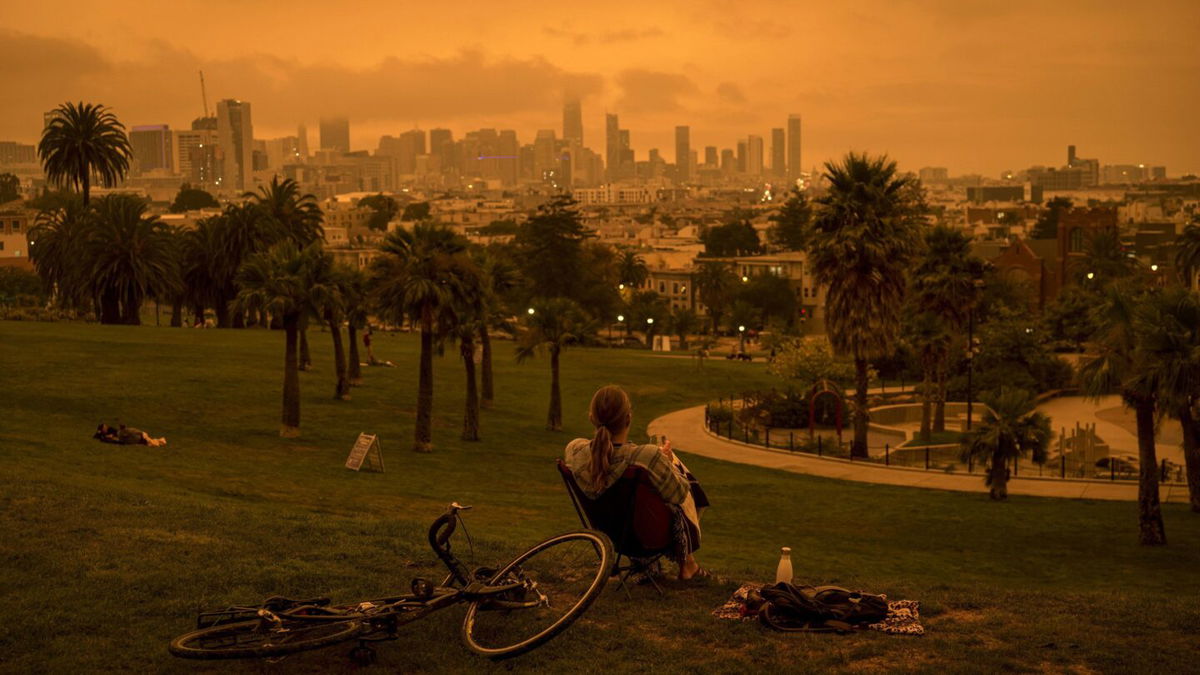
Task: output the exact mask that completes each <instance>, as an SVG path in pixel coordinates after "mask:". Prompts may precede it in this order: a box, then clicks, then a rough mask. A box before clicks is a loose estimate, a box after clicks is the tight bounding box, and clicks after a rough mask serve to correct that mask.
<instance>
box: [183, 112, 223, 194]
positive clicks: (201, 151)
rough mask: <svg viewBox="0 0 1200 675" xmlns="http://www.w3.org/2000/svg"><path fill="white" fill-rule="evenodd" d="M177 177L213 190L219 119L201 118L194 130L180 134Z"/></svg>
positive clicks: (193, 126)
mask: <svg viewBox="0 0 1200 675" xmlns="http://www.w3.org/2000/svg"><path fill="white" fill-rule="evenodd" d="M172 136H174V140H175V173H177V174H179V175H180V176H183V179H184V180H186V181H187V182H189V183H191V184H192V185H195V186H197V187H205V188H208V187H212V186H213V185H215V184H216V183H217V180H218V178H219V177H220V176H219V174H218V173H217V118H215V117H198V118H196V119H195V120H193V121H192V128H191V129H190V130H187V131H176V132H175V133H173V134H172Z"/></svg>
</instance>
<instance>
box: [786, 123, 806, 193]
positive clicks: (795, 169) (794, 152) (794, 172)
mask: <svg viewBox="0 0 1200 675" xmlns="http://www.w3.org/2000/svg"><path fill="white" fill-rule="evenodd" d="M802 166H803V165H802V164H801V163H800V115H798V114H791V115H788V121H787V177H788V180H789V181H794V180H797V179H799V178H800V172H801V167H802Z"/></svg>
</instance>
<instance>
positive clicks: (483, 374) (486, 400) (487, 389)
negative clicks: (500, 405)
mask: <svg viewBox="0 0 1200 675" xmlns="http://www.w3.org/2000/svg"><path fill="white" fill-rule="evenodd" d="M479 344H480V346H481V347H482V348H483V359H482V360H481V362H480V364H479V384H480V388H481V389H482V392H481V394H480V400H479V405H480V406H481V407H483V408H490V407H492V402H493V400H494V399H495V397H496V391H495V383H494V382H493V381H492V338H491V336H490V335H488V329H487V325H486V324H484V325H480V326H479Z"/></svg>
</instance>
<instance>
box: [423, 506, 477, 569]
mask: <svg viewBox="0 0 1200 675" xmlns="http://www.w3.org/2000/svg"><path fill="white" fill-rule="evenodd" d="M470 508H471V507H470V506H463V505H462V504H459V503H458V502H451V503H450V506H449V507H447V508H446V512H445V513H443V514H442V515H440V516H438V518H437V520H435V521H433V525H430V526H429V546H430V547H432V548H433V552H434V553H436V554H437V557H438V558H440V559H441V560H442V562H443V563H445V564H446V567H447V568H449V569H450V575H451V576H453V577H454V578H455V579H456V580H457V581H458V582H459V583H461V584H464V585H465V584H468V583H470V579H468V578H467V577H468V575H467V570H466V569H465V568H464V567H463V565H462V563H460V562H459V561H458V560H457V559H456V558H455V557H454V556H453V555H451V554H450V544H449V542H450V537H451V535H453V534H454V530H455V529H456V528H457V527H458V512H459V511H466V510H469V509H470Z"/></svg>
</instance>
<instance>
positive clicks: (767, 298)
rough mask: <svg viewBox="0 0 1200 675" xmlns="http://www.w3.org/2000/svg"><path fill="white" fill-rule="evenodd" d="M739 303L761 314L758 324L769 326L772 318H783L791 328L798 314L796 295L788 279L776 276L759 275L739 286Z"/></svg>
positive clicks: (737, 296)
mask: <svg viewBox="0 0 1200 675" xmlns="http://www.w3.org/2000/svg"><path fill="white" fill-rule="evenodd" d="M735 297H736V298H737V300H738V301H741V302H744V303H746V304H747V305H750V306H751V307H753V308H755V309H756V310H758V311H759V312H760V315H759V320H758V322H757V323H759V324H760V325H764V326H765V325H767V323H768V321H769V320H770V318H771V317H773V316H775V317H781V318H783V319H785V320H786V321H787V323H788V325H789V326H790V325H791V324H792V320H793V319H794V317H795V314H796V294H795V293H794V292H793V291H792V285H791V283H790V282H788V280H787V279H785V278H783V277H780V276H775V275H774V274H757V275H755V276H753V277H750V280H749V281H747V282H746V283H744V284H740V285H739V286H738V290H737V295H736V296H735Z"/></svg>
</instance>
